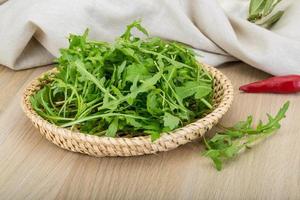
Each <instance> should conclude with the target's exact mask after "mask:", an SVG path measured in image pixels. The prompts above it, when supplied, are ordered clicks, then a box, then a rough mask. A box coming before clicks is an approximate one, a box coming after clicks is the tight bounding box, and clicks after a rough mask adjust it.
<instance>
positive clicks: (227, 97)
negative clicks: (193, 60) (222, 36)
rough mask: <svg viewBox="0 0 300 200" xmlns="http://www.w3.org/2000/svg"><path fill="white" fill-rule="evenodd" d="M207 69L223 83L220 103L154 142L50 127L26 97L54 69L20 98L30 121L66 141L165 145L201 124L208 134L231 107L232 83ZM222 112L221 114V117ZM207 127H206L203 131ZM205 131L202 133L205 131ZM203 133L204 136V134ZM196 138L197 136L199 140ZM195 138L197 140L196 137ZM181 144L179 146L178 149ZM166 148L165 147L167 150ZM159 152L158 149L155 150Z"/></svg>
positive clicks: (43, 74) (37, 88) (214, 69)
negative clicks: (205, 113) (202, 115)
mask: <svg viewBox="0 0 300 200" xmlns="http://www.w3.org/2000/svg"><path fill="white" fill-rule="evenodd" d="M202 66H203V67H204V68H205V69H206V70H208V71H209V73H210V74H212V75H213V77H214V79H218V80H221V82H222V83H223V85H222V86H223V87H225V86H226V87H225V88H224V94H223V96H222V98H221V101H220V103H219V104H218V105H217V107H215V108H214V109H213V110H212V111H211V112H209V113H208V114H207V115H205V116H204V117H202V118H199V119H197V120H196V121H194V122H192V123H190V124H187V125H185V126H183V127H181V128H178V129H175V130H173V131H171V132H167V133H162V134H161V137H160V138H159V139H157V140H156V141H154V142H151V138H150V136H137V137H132V138H128V137H116V138H111V137H107V136H95V135H89V134H85V133H81V132H78V131H71V130H70V129H67V128H61V127H58V126H57V125H55V124H52V123H50V122H48V121H47V120H45V119H43V118H42V117H41V116H40V115H38V114H37V113H36V112H35V111H34V110H33V108H32V106H31V103H30V100H29V97H30V96H31V95H32V94H33V93H34V92H36V91H38V90H40V89H41V87H40V81H39V80H40V78H41V77H44V76H45V75H46V74H49V73H50V74H51V73H53V72H54V70H56V68H54V69H51V70H49V71H46V72H44V73H42V74H41V75H40V76H38V77H36V78H35V79H33V81H31V82H30V83H29V84H28V86H27V87H26V88H25V90H24V94H23V96H22V108H23V110H24V112H25V113H26V115H27V116H28V117H29V118H30V120H31V121H32V122H33V123H34V124H36V125H38V126H39V127H43V128H44V129H46V130H51V131H52V132H53V133H55V134H58V135H59V136H61V137H63V138H65V139H67V140H68V139H75V140H78V141H82V142H83V143H86V142H87V143H89V144H95V145H97V144H106V145H120V146H128V144H136V145H141V143H143V144H144V145H152V146H153V145H155V144H160V145H163V144H164V145H165V144H166V143H168V142H170V141H172V142H176V141H177V139H179V138H182V137H186V135H187V134H191V133H194V132H195V131H196V132H197V130H196V129H197V128H199V126H200V125H201V124H202V125H201V128H205V129H207V130H206V131H208V130H209V129H210V128H211V127H212V126H213V125H215V124H216V123H217V122H218V121H219V120H220V118H221V117H222V116H223V115H224V114H225V113H226V112H227V111H228V109H229V107H230V106H231V104H232V101H233V87H232V84H231V81H230V80H229V79H228V78H227V77H226V76H225V75H224V74H223V73H221V72H220V71H219V70H217V69H216V68H214V67H211V66H208V65H206V64H203V65H202ZM220 113H221V114H220ZM206 125H207V126H208V128H206ZM206 131H205V132H206ZM203 134H204V133H203ZM203 134H200V136H203ZM200 136H199V135H198V137H200ZM195 138H196V137H195ZM179 145H181V144H179V143H178V146H179ZM166 148H168V147H166ZM158 151H159V150H158Z"/></svg>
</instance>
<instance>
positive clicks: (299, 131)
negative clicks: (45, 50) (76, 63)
mask: <svg viewBox="0 0 300 200" xmlns="http://www.w3.org/2000/svg"><path fill="white" fill-rule="evenodd" d="M49 68H50V67H42V68H37V69H30V70H24V71H19V72H15V71H12V70H9V69H7V68H4V67H0V86H1V90H0V199H230V200H233V199H280V200H282V199H300V114H299V113H300V95H299V94H298V95H273V94H242V93H240V92H239V91H238V90H237V88H238V86H239V85H241V84H243V83H248V82H251V81H255V80H258V79H262V78H266V77H268V76H269V75H267V74H265V73H263V72H261V71H258V70H256V69H254V68H251V67H249V66H248V65H246V64H242V63H235V64H227V65H225V66H222V67H221V68H220V70H221V71H222V72H224V73H225V74H226V75H227V76H228V77H229V78H230V79H231V80H232V82H233V84H234V88H235V101H234V104H233V106H232V107H231V109H230V111H229V112H228V113H227V114H226V115H225V116H224V118H223V120H222V123H223V124H225V125H231V124H232V123H234V122H236V121H238V120H241V119H245V118H246V117H247V115H250V114H252V115H253V116H254V117H255V118H256V119H258V118H262V117H263V118H264V119H265V113H266V112H270V113H272V114H273V113H275V112H277V110H278V108H279V107H280V106H281V105H282V104H283V103H284V102H285V101H286V100H290V101H291V106H290V109H289V111H288V114H287V118H286V119H285V120H284V121H283V123H282V128H281V129H280V131H278V133H277V134H275V135H274V136H272V137H271V138H269V139H268V140H266V141H264V142H263V143H261V144H259V145H257V146H256V147H255V148H253V149H252V150H249V151H247V152H245V153H244V154H243V155H241V156H239V157H237V158H236V159H234V160H233V161H231V162H228V163H226V164H225V166H224V167H225V168H224V170H222V171H221V172H217V171H216V170H215V169H214V168H213V165H212V163H211V161H210V160H209V159H207V158H205V157H203V156H201V155H200V152H201V151H203V144H202V142H201V141H195V142H193V143H189V144H187V145H184V146H181V147H179V148H177V149H175V150H172V151H169V152H165V153H159V154H157V155H148V156H140V157H129V158H94V157H89V156H86V155H82V154H79V153H71V152H68V151H66V150H63V149H60V148H58V147H57V146H55V145H53V144H52V143H50V142H48V141H47V140H46V139H45V138H43V137H42V136H41V135H40V134H39V133H38V131H37V130H36V129H35V128H34V127H33V126H32V125H31V123H30V121H29V120H28V119H27V117H26V116H25V115H24V114H23V112H22V110H21V107H20V98H21V94H22V90H23V89H24V87H25V86H26V84H28V82H29V81H30V80H31V79H33V78H34V77H36V76H38V75H39V74H40V73H42V72H43V71H45V70H47V69H49ZM211 132H212V131H211ZM100 197H101V198H100Z"/></svg>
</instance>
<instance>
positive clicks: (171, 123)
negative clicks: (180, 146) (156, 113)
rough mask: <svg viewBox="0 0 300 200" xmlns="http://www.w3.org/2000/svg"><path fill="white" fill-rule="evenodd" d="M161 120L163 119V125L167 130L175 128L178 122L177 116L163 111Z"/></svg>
mask: <svg viewBox="0 0 300 200" xmlns="http://www.w3.org/2000/svg"><path fill="white" fill-rule="evenodd" d="M163 120H164V126H165V127H167V128H169V130H173V129H175V128H176V127H177V126H178V125H179V122H180V119H179V118H178V117H176V116H174V115H172V114H170V113H167V112H166V113H165V115H164V118H163Z"/></svg>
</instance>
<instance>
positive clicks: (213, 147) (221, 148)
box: [204, 102, 290, 170]
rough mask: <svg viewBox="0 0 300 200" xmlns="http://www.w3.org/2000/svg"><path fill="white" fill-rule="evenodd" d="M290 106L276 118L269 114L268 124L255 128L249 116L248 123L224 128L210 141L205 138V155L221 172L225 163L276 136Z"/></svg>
mask: <svg viewBox="0 0 300 200" xmlns="http://www.w3.org/2000/svg"><path fill="white" fill-rule="evenodd" d="M289 104H290V103H289V102H286V103H285V104H284V105H283V107H282V108H281V109H280V110H279V111H278V113H277V115H276V116H275V117H272V116H271V115H269V114H267V116H268V122H267V123H266V124H264V123H263V122H262V121H259V123H258V125H257V126H256V127H253V125H252V121H253V118H252V116H248V118H247V120H246V121H241V122H238V123H237V124H235V125H234V126H233V127H230V128H226V127H222V129H223V131H222V132H220V133H217V134H216V135H215V136H214V137H213V138H211V139H210V140H208V141H206V140H205V138H204V142H205V145H206V148H207V151H206V152H205V153H204V155H205V156H207V157H209V158H211V159H212V160H213V162H214V164H215V166H216V168H217V170H221V169H222V165H223V164H222V163H223V161H225V160H228V159H231V158H233V157H235V156H237V155H238V153H240V152H242V151H243V150H245V149H246V148H250V147H251V146H253V145H255V144H256V143H257V142H259V141H261V140H263V139H264V138H266V137H268V136H271V135H272V134H274V133H275V132H274V131H276V130H278V129H279V128H280V124H279V122H280V121H281V120H282V119H283V118H285V113H286V112H287V110H288V107H289Z"/></svg>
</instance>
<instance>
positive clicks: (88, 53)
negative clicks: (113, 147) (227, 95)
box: [30, 21, 213, 140]
mask: <svg viewBox="0 0 300 200" xmlns="http://www.w3.org/2000/svg"><path fill="white" fill-rule="evenodd" d="M133 28H136V29H138V30H139V31H140V32H142V33H144V35H146V36H145V38H139V37H137V36H134V35H132V34H131V31H132V29H133ZM147 36H148V33H147V31H146V30H145V29H144V28H143V27H142V26H141V24H140V21H134V22H133V23H132V24H130V25H128V26H127V29H126V31H125V33H124V34H123V35H121V36H120V37H119V38H117V39H116V41H115V43H113V44H110V43H106V42H102V41H93V40H90V39H88V30H87V31H85V33H84V34H83V35H70V37H69V47H68V48H66V49H61V56H60V57H59V58H58V59H57V73H55V74H52V75H51V74H50V75H48V76H46V77H44V78H43V79H42V80H41V81H45V82H46V84H45V85H44V86H43V87H42V88H41V90H39V91H38V92H37V93H35V94H34V95H33V96H32V97H31V99H30V100H31V104H32V106H33V108H34V110H35V111H36V112H37V113H38V114H39V115H40V116H42V117H43V118H44V119H46V120H48V121H49V122H51V123H54V124H56V125H58V126H60V127H67V128H70V129H71V130H76V131H80V132H83V133H86V134H92V135H97V136H102V135H106V136H109V137H117V136H118V137H120V136H123V137H133V136H140V135H151V137H152V139H153V140H155V139H157V138H158V137H159V136H160V133H162V132H168V131H172V130H174V129H176V128H177V127H179V126H183V124H184V123H189V122H191V121H192V120H194V119H195V118H196V117H199V116H201V115H203V113H204V112H206V111H208V110H209V109H211V108H212V91H213V79H212V77H211V76H210V74H209V73H208V72H207V71H205V70H204V69H203V68H202V66H201V64H199V63H198V62H197V61H196V59H195V53H194V52H193V51H192V50H191V49H190V48H188V47H186V46H184V45H183V44H180V43H177V42H170V41H165V40H162V39H160V38H158V37H147ZM47 80H48V81H47ZM49 80H50V81H49Z"/></svg>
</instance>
